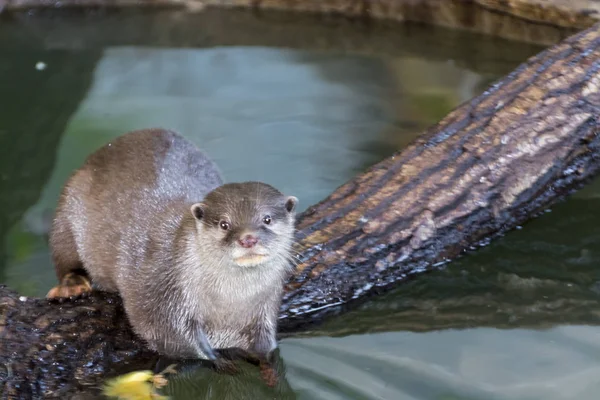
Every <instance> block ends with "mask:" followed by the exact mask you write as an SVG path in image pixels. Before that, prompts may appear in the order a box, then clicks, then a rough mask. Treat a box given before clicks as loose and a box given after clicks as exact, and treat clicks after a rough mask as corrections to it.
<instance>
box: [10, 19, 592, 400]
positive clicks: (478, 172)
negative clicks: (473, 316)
mask: <svg viewBox="0 0 600 400" xmlns="http://www.w3.org/2000/svg"><path fill="white" fill-rule="evenodd" d="M599 69H600V25H596V26H594V27H592V28H590V29H588V30H587V31H584V32H582V33H580V34H578V35H576V36H573V37H571V38H569V39H567V40H565V41H563V42H562V43H560V44H558V45H556V46H554V47H552V48H550V49H548V50H546V51H544V52H542V53H541V54H539V55H537V56H536V57H533V58H531V59H530V60H528V61H527V62H525V63H524V64H522V65H521V66H520V67H519V68H517V69H516V70H515V71H513V72H512V73H511V74H509V75H508V76H506V77H505V78H503V79H501V80H500V81H498V82H497V83H495V84H494V85H493V86H492V87H490V88H489V89H488V90H487V91H486V92H484V93H483V94H482V95H480V96H478V97H476V98H474V99H473V100H471V101H470V102H468V103H465V104H463V105H462V106H460V107H458V108H457V109H456V110H454V111H453V112H451V113H450V114H449V115H448V116H447V117H446V118H444V119H443V120H442V121H440V122H439V123H438V124H437V125H435V126H433V127H431V128H430V129H429V130H428V131H427V132H425V133H424V134H423V135H422V136H421V137H420V138H419V139H417V140H416V141H415V142H414V143H413V144H412V145H410V146H409V147H407V148H406V149H404V150H403V151H402V152H399V153H397V154H395V155H393V156H392V157H390V158H388V159H386V160H383V161H382V162H380V163H378V164H376V165H374V166H373V167H371V168H370V169H368V170H367V171H365V172H364V173H363V174H361V175H359V176H357V177H356V178H354V179H352V180H351V181H349V182H348V183H346V184H344V185H343V186H341V187H339V188H338V189H337V190H335V191H334V192H333V193H332V194H331V195H330V196H329V197H328V198H326V199H324V200H323V201H322V202H320V203H318V204H316V205H314V206H312V207H310V208H309V209H308V210H307V211H306V212H304V213H303V214H302V215H300V216H299V221H298V243H297V247H296V250H297V252H298V256H297V261H298V267H297V273H296V274H295V276H294V277H293V278H292V279H291V280H290V281H289V283H288V284H287V287H286V294H285V297H284V302H283V305H282V308H281V319H280V323H281V330H282V332H290V331H296V330H300V329H301V328H302V327H303V326H305V325H306V323H308V322H312V321H315V320H320V319H322V318H323V317H324V316H326V315H327V314H332V313H336V312H339V311H340V310H342V309H343V308H344V306H345V305H348V304H352V303H356V302H357V301H358V300H361V299H365V298H367V297H368V295H372V294H374V293H378V292H380V291H383V290H387V289H389V288H390V287H393V286H394V285H396V284H398V283H399V282H401V281H404V280H406V279H408V278H410V277H411V276H416V275H417V274H419V273H422V272H425V271H429V270H432V269H434V268H436V267H440V266H441V265H443V264H445V263H447V262H448V261H450V260H452V259H454V258H456V257H458V256H460V255H461V254H463V253H464V252H465V251H468V250H469V249H475V248H476V247H477V246H479V245H482V244H485V243H488V242H489V241H490V240H491V239H492V238H495V237H498V236H499V235H502V234H504V233H506V232H507V231H509V230H511V229H513V228H515V227H517V226H519V225H520V224H523V223H524V222H525V221H527V220H528V219H530V218H532V217H533V216H535V215H537V214H538V213H540V212H542V211H543V210H545V209H546V208H548V207H549V206H551V205H552V204H553V203H555V202H557V201H559V200H561V199H563V198H565V196H567V195H569V194H570V193H572V192H573V191H574V190H577V189H578V188H580V187H581V186H582V185H584V184H585V183H586V182H588V181H589V180H590V179H591V178H592V177H594V176H595V175H597V173H598V171H599V170H600V137H599V135H598V133H599V128H600V122H599V121H598V115H600V72H599ZM153 360H155V355H154V354H153V353H150V352H148V351H146V350H145V349H144V347H143V345H142V344H141V343H139V342H138V341H137V340H136V339H135V338H134V336H133V335H132V333H131V331H130V329H129V327H128V325H127V320H126V318H125V316H124V314H123V310H122V308H121V305H120V301H119V299H118V297H116V296H112V295H106V294H101V293H97V294H95V295H93V296H91V297H90V298H89V299H80V300H76V301H71V302H66V303H63V304H57V303H51V302H47V301H45V300H43V299H27V298H23V297H19V295H18V294H17V293H15V292H13V291H11V290H10V289H9V288H6V287H0V382H1V383H0V385H1V386H0V387H1V389H0V393H1V394H2V398H19V396H21V397H22V398H31V397H40V396H42V395H43V396H45V397H46V398H49V397H57V398H70V397H71V396H73V395H74V394H76V393H82V392H84V391H85V390H87V388H89V387H95V386H97V385H98V384H99V383H100V382H102V380H104V379H105V378H106V377H107V376H111V375H113V374H115V373H121V372H124V370H127V369H132V368H140V367H146V366H148V365H150V364H151V363H152V362H153Z"/></svg>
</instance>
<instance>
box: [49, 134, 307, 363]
mask: <svg viewBox="0 0 600 400" xmlns="http://www.w3.org/2000/svg"><path fill="white" fill-rule="evenodd" d="M297 202H298V199H297V198H296V197H294V196H286V195H284V194H282V193H281V192H280V191H279V190H277V189H275V188H274V187H272V186H270V185H268V184H266V183H261V182H243V183H225V184H224V183H223V180H222V178H221V174H220V172H219V170H218V168H217V166H216V164H215V163H214V162H213V161H212V160H210V159H209V158H208V157H207V156H206V155H205V154H204V153H203V152H202V151H201V150H200V149H199V148H198V147H196V146H195V145H194V144H192V143H191V142H189V141H188V140H186V139H185V138H183V137H182V136H181V135H180V134H178V133H176V132H173V131H169V130H163V129H146V130H138V131H133V132H129V133H126V134H124V135H122V136H119V137H118V138H116V139H115V140H113V141H111V142H110V143H107V144H105V145H104V146H103V147H101V148H100V149H98V150H97V151H96V152H94V153H92V154H91V155H90V156H89V157H88V158H87V159H86V161H85V163H84V164H83V166H82V167H81V168H80V169H78V170H77V171H75V172H74V174H73V175H71V177H70V178H69V179H68V180H67V182H66V184H65V186H64V187H63V190H62V192H61V194H60V198H59V201H58V205H57V208H56V211H55V216H54V220H53V223H52V228H51V231H50V240H49V241H50V247H51V253H52V259H53V262H54V265H55V270H56V275H57V277H58V280H59V285H58V286H56V287H54V288H52V289H51V290H50V291H49V292H48V295H47V297H48V298H50V299H57V298H58V299H61V300H64V299H65V298H73V297H78V296H81V295H85V294H86V293H89V292H90V291H91V290H96V289H97V290H103V291H108V292H118V293H119V295H120V297H121V298H122V300H123V306H124V309H125V313H126V315H127V318H128V319H129V322H130V324H131V326H132V328H133V330H134V332H135V333H136V334H137V335H138V336H139V337H140V338H142V339H143V340H144V341H145V342H146V343H147V345H148V347H150V348H151V349H153V350H155V351H156V352H158V353H159V354H162V355H165V356H168V357H175V358H187V359H190V358H192V359H208V360H212V361H215V360H216V359H217V353H218V352H217V351H216V349H227V348H234V349H241V350H243V351H247V352H248V354H251V355H254V356H256V357H258V358H259V359H260V360H266V359H268V358H269V355H270V354H271V353H272V352H273V350H275V348H276V346H277V343H276V331H277V318H278V311H279V306H280V302H281V297H282V293H283V287H284V281H285V279H286V278H287V277H288V276H289V274H290V273H291V272H292V267H293V263H292V257H291V246H292V241H293V235H294V223H295V209H296V204H297Z"/></svg>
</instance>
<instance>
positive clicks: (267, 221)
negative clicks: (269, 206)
mask: <svg viewBox="0 0 600 400" xmlns="http://www.w3.org/2000/svg"><path fill="white" fill-rule="evenodd" d="M263 222H264V223H265V224H267V225H269V224H270V223H271V216H270V215H265V216H264V217H263Z"/></svg>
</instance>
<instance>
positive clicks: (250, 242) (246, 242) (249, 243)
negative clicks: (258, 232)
mask: <svg viewBox="0 0 600 400" xmlns="http://www.w3.org/2000/svg"><path fill="white" fill-rule="evenodd" d="M238 243H239V244H240V246H242V247H243V248H245V249H251V248H252V247H254V245H255V244H256V243H258V239H257V238H256V237H255V236H252V235H245V236H244V237H242V238H240V239H238Z"/></svg>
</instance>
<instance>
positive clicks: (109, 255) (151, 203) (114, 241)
mask: <svg viewBox="0 0 600 400" xmlns="http://www.w3.org/2000/svg"><path fill="white" fill-rule="evenodd" d="M221 184H222V180H221V177H220V174H219V171H218V168H217V166H216V165H215V163H214V162H212V161H211V160H210V159H209V158H208V157H207V156H206V155H205V154H203V153H202V152H201V151H200V150H199V149H198V148H197V147H196V146H195V145H194V144H192V143H191V142H189V141H187V140H186V139H184V138H183V137H182V136H180V135H178V134H176V133H174V132H171V131H166V130H160V129H151V130H141V131H134V132H130V133H127V134H125V135H123V136H120V137H118V138H116V139H115V140H114V141H112V142H110V143H108V144H106V145H105V146H103V147H102V148H100V149H98V150H97V151H96V152H94V153H93V154H91V155H90V156H89V157H88V158H87V160H86V162H85V163H84V165H83V166H82V168H80V169H79V170H78V171H77V172H76V173H75V174H74V175H73V176H72V177H71V179H70V180H69V182H68V183H67V185H66V186H65V188H64V190H63V194H62V196H61V200H60V203H59V210H58V212H57V218H61V216H60V215H59V214H60V213H64V214H65V215H63V216H62V217H63V218H64V217H66V218H67V219H68V220H69V223H70V225H71V229H72V232H73V235H74V239H75V242H76V245H77V250H78V253H79V256H80V258H81V261H82V262H83V263H84V265H86V268H87V267H88V266H89V267H91V268H94V265H96V264H104V265H103V266H102V268H100V269H101V271H100V272H101V273H102V274H104V275H106V276H105V278H106V279H103V277H102V276H100V277H98V276H94V279H95V280H96V281H97V283H99V284H100V285H101V286H114V285H112V284H111V285H108V281H113V277H111V276H109V275H113V273H112V272H113V270H112V269H114V268H118V265H119V264H120V265H123V264H124V263H126V264H131V263H134V264H135V260H136V259H137V258H138V257H137V255H136V253H139V254H138V255H142V254H143V252H144V251H145V250H144V249H146V248H147V247H148V240H149V237H148V233H149V232H151V231H153V232H156V231H157V229H155V228H157V225H160V226H161V229H159V230H158V231H159V232H160V231H161V230H162V231H163V232H164V236H165V238H171V237H173V236H174V233H175V232H174V231H175V230H176V229H177V227H178V225H179V223H180V221H181V218H182V217H183V215H185V214H186V213H188V212H189V206H190V205H191V204H193V203H195V202H198V201H201V200H202V199H203V198H204V196H205V195H206V194H207V193H208V192H210V191H211V190H213V189H214V188H216V187H217V186H219V185H221ZM158 239H159V240H160V238H158ZM154 240H156V238H154ZM112 266H115V267H112ZM132 266H134V265H132ZM114 279H116V278H114ZM105 280H108V281H107V282H103V281H105ZM106 289H108V290H111V289H115V288H114V287H106Z"/></svg>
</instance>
